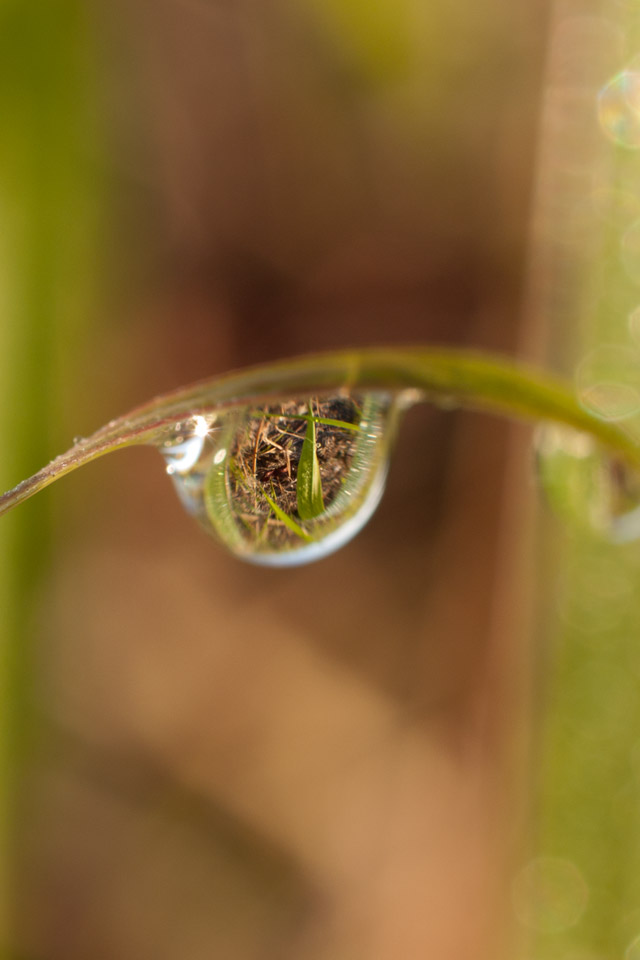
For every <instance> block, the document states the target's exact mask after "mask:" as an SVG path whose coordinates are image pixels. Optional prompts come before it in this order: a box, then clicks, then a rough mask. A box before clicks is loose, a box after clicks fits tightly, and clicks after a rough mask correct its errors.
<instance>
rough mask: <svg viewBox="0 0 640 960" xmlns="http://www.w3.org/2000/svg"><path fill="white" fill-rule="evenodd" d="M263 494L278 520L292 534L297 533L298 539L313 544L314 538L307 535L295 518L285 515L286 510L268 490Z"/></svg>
mask: <svg viewBox="0 0 640 960" xmlns="http://www.w3.org/2000/svg"><path fill="white" fill-rule="evenodd" d="M272 492H273V491H272ZM262 493H263V494H264V497H265V499H266V501H267V503H268V504H269V506H270V507H271V509H272V510H273V512H274V513H275V515H276V517H277V518H278V520H281V521H282V523H284V525H285V527H287V528H288V529H289V530H291V533H295V535H296V537H300V539H301V540H307V541H308V542H309V543H312V542H313V537H312V536H310V535H309V534H308V533H306V532H305V531H304V530H303V529H302V527H301V526H300V525H299V524H297V523H296V522H295V520H294V519H293V517H290V516H289V514H288V513H285V512H284V510H283V509H282V508H281V507H279V506H278V504H277V503H276V501H275V500H274V499H273V497H270V496H269V494H268V493H267V491H266V490H263V491H262Z"/></svg>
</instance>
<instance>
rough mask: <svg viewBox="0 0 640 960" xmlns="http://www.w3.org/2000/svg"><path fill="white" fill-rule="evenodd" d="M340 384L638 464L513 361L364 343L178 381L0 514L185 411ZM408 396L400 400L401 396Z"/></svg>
mask: <svg viewBox="0 0 640 960" xmlns="http://www.w3.org/2000/svg"><path fill="white" fill-rule="evenodd" d="M336 388H338V389H339V388H345V389H349V390H364V389H367V388H369V389H373V390H383V391H391V392H398V393H402V392H404V391H411V398H410V402H419V401H421V400H422V401H428V402H432V403H435V404H438V403H440V404H443V405H445V406H447V407H449V406H451V405H452V404H453V405H457V406H460V407H465V408H469V409H477V410H485V411H488V412H492V413H496V414H501V415H502V416H506V417H509V418H512V419H524V420H529V421H540V420H552V421H556V422H558V423H563V424H565V425H567V426H569V427H573V428H574V429H576V430H582V431H584V432H585V433H588V434H590V435H591V436H593V437H594V438H596V439H597V440H598V441H599V442H600V443H602V444H603V446H604V447H606V448H608V449H609V450H610V451H611V452H612V453H615V454H617V455H619V456H620V457H622V458H623V459H624V460H626V461H627V462H628V463H629V464H630V465H632V466H634V467H636V468H640V446H638V444H637V443H636V442H635V441H634V440H633V439H632V438H631V437H630V436H629V435H628V434H627V433H626V432H625V431H624V429H623V427H621V426H619V425H617V424H614V423H610V422H607V421H604V420H600V419H598V418H597V417H595V416H594V415H593V414H591V413H589V412H588V411H587V410H584V409H582V407H580V405H579V404H578V402H577V401H576V399H575V396H574V395H573V392H572V390H571V388H570V386H568V385H567V384H565V383H563V382H562V381H560V380H557V379H555V378H553V377H551V376H549V375H548V374H544V373H541V372H538V371H536V370H533V369H530V368H528V367H525V366H520V365H518V364H516V363H515V362H513V361H512V360H509V359H506V358H502V357H497V356H491V355H488V354H482V353H478V352H468V351H462V350H455V349H431V348H427V347H420V348H417V349H416V348H414V349H406V348H393V349H387V350H381V349H368V350H358V351H347V352H339V353H329V354H324V355H317V356H309V357H302V358H298V359H294V360H288V361H284V362H282V363H275V364H270V365H266V366H262V367H254V368H252V369H249V370H245V371H241V372H238V373H233V374H229V375H228V376H224V377H220V378H216V379H214V380H208V381H204V382H201V383H196V384H194V385H192V386H188V387H183V388H181V389H179V390H176V391H174V392H172V393H168V394H165V395H163V396H160V397H156V398H155V399H153V400H151V401H149V402H148V403H146V404H144V405H143V406H141V407H138V408H137V409H136V410H133V411H132V412H131V413H129V414H127V415H126V416H124V417H121V418H119V419H117V420H112V421H111V422H110V423H108V424H107V425H106V426H104V427H102V428H101V429H100V430H98V431H97V432H96V433H94V434H93V435H92V436H90V437H89V438H87V439H86V440H81V441H79V442H78V443H76V444H75V445H74V446H73V447H71V449H70V450H68V451H67V452H66V453H64V454H62V455H61V456H59V457H57V458H56V459H55V460H53V461H52V462H51V463H50V464H48V466H46V467H44V468H43V469H42V470H40V471H39V472H38V473H36V474H34V476H32V477H30V478H29V479H27V480H24V481H23V482H22V483H20V484H18V486H16V487H14V488H13V489H12V490H9V491H8V492H7V493H5V494H3V495H2V496H0V515H1V514H3V513H6V512H7V511H8V510H10V509H12V508H13V507H15V506H17V504H18V503H21V502H22V501H23V500H26V499H27V498H28V497H31V496H33V494H34V493H37V492H38V491H39V490H42V489H43V488H44V487H46V486H48V485H49V484H50V483H53V481H54V480H57V479H59V478H60V477H62V476H64V475H65V474H67V473H70V472H71V471H72V470H75V469H77V468H78V467H80V466H82V465H83V464H85V463H89V462H90V461H91V460H95V459H96V458H97V457H101V456H104V454H107V453H111V452H112V451H113V450H118V449H120V448H123V447H128V446H133V445H137V444H151V445H158V444H159V443H161V442H162V440H163V438H166V437H168V436H169V435H170V434H171V432H172V430H174V429H175V425H176V423H178V422H182V421H184V419H185V417H193V416H197V415H206V414H211V413H212V412H213V411H216V410H224V409H226V408H229V407H234V406H237V405H240V404H250V405H251V406H254V405H255V406H258V405H260V404H262V403H264V405H265V406H267V405H268V404H269V403H270V402H273V401H274V400H277V399H278V398H282V397H287V396H300V395H301V394H302V395H304V394H307V395H309V394H321V393H322V392H323V391H325V392H326V391H331V390H332V391H334V392H335V390H336ZM408 402H409V400H408Z"/></svg>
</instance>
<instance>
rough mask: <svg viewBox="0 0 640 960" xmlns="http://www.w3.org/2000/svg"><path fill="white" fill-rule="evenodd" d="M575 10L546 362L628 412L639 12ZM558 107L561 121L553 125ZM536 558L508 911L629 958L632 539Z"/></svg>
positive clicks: (550, 150)
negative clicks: (535, 761)
mask: <svg viewBox="0 0 640 960" xmlns="http://www.w3.org/2000/svg"><path fill="white" fill-rule="evenodd" d="M580 6H581V5H580V4H578V5H577V6H576V5H574V10H573V13H574V15H575V17H574V19H572V20H571V21H568V20H567V19H566V12H565V11H564V9H563V8H562V9H560V5H558V16H557V31H556V33H555V35H554V37H552V38H551V39H552V45H553V46H554V50H555V51H556V53H557V58H558V62H557V65H556V66H557V69H556V72H555V76H554V73H553V68H554V64H553V57H552V64H551V68H552V69H551V73H552V76H551V82H550V83H549V85H548V90H547V101H548V104H549V110H550V117H551V120H552V124H551V129H550V131H549V136H548V138H547V142H546V143H545V148H544V149H543V151H541V154H542V157H543V162H546V168H545V169H543V171H542V175H541V178H540V179H541V182H543V183H544V184H546V187H545V188H544V189H543V192H542V196H541V198H540V199H541V202H542V204H543V206H542V208H541V209H540V210H539V212H540V213H541V214H542V219H543V220H544V230H543V234H544V244H543V248H542V254H541V256H542V261H543V263H542V269H541V270H540V275H539V277H538V278H537V279H538V289H537V294H538V296H537V302H538V309H539V306H540V303H541V302H542V306H543V316H544V320H545V322H546V323H547V324H548V326H549V328H550V330H551V340H552V344H551V350H550V352H549V356H548V359H549V360H553V362H554V363H556V364H557V363H558V358H559V357H562V362H564V363H565V365H566V366H567V367H569V369H571V368H573V369H574V370H575V380H576V389H577V391H578V393H582V395H583V397H585V399H586V400H589V401H591V400H593V399H595V400H598V399H602V398H605V397H606V396H607V395H610V396H611V397H614V398H615V397H616V396H617V397H618V398H619V397H621V396H622V397H623V398H624V399H625V402H626V398H627V396H628V395H629V391H633V390H634V389H636V387H637V385H638V384H640V351H639V350H638V342H637V333H638V330H635V329H634V325H633V316H634V314H635V311H637V310H638V308H639V306H640V272H638V271H639V269H640V258H639V253H638V248H637V246H634V244H636V235H639V234H640V227H639V224H640V221H639V220H638V217H640V205H639V203H638V198H639V196H640V193H639V184H640V149H639V147H640V137H639V134H640V114H638V112H637V108H638V102H637V100H636V101H635V103H634V96H635V93H634V90H633V85H632V84H630V83H628V82H626V81H624V80H620V74H621V73H622V72H623V71H624V70H625V69H626V68H628V67H632V69H635V70H638V69H639V67H638V63H635V64H633V63H632V58H633V55H634V53H636V52H637V51H638V49H639V48H638V43H639V42H640V18H639V16H638V11H637V9H636V5H632V4H629V5H624V4H620V5H616V6H615V7H614V5H609V6H608V7H607V10H606V19H601V20H596V19H593V20H591V19H590V17H591V16H592V13H593V7H592V6H590V5H588V4H586V3H584V4H582V7H583V10H582V11H581V10H580ZM603 10H604V8H603ZM581 12H582V13H584V17H580V16H579V14H580V13H581ZM567 51H571V56H572V58H573V60H572V61H571V64H570V66H567V63H568V61H567V59H566V55H567ZM625 51H626V52H625ZM563 57H564V58H565V59H563ZM571 68H573V69H574V71H575V75H571V74H570V69H571ZM616 77H618V78H619V79H618V80H616V79H615V78H616ZM639 89H640V87H639ZM578 94H579V95H578ZM599 94H600V96H599ZM618 94H619V95H618ZM569 106H571V111H570V110H569ZM563 109H564V110H565V114H564V116H566V119H567V123H566V124H565V125H564V126H563V125H562V124H561V123H560V122H559V119H558V118H559V116H562V115H563V114H562V110H563ZM554 110H555V114H554V113H553V111H554ZM545 190H546V194H545ZM545 202H546V208H545V206H544V204H545ZM545 284H546V287H545ZM541 293H542V296H541V295H540V294H541ZM634 338H636V339H635V342H634ZM612 346H613V347H614V348H615V349H614V350H613V351H612V349H611V347H612ZM603 347H604V348H605V349H604V350H603V349H602V348H603ZM612 358H613V360H612ZM627 361H628V362H627ZM616 364H618V366H617V368H616ZM629 371H630V374H629ZM618 388H620V391H622V392H617V393H616V391H617V390H618ZM625 390H626V391H627V393H624V391H625ZM631 396H633V393H631ZM633 413H634V412H633V411H629V414H630V415H629V416H628V417H627V418H626V419H625V420H624V426H625V429H629V430H630V431H631V432H632V435H633V434H635V435H636V436H637V435H638V434H637V431H638V425H639V419H640V409H638V410H636V411H635V414H634V415H631V414H633ZM583 462H586V461H584V460H583ZM573 497H574V501H575V502H574V503H573V504H572V512H573V513H574V514H575V515H578V516H579V515H582V516H583V517H584V518H585V521H586V518H587V517H588V515H589V512H590V510H591V509H592V507H593V503H590V502H589V497H590V494H589V491H588V490H587V489H586V488H585V491H584V492H583V495H579V494H578V493H577V492H576V491H574V493H573ZM543 550H544V551H545V556H544V562H543V564H542V565H541V566H543V567H544V568H545V569H546V571H547V577H549V580H548V581H547V583H546V585H545V592H546V597H545V622H544V632H543V633H542V635H541V637H540V639H541V641H543V642H544V643H545V644H546V650H547V652H548V653H549V654H550V655H549V657H548V660H546V662H545V676H544V680H543V683H542V685H541V691H540V693H541V694H542V696H543V704H542V735H541V744H540V748H541V749H540V753H539V756H540V757H541V773H540V781H539V792H538V808H537V836H536V847H537V854H538V855H539V858H540V859H538V860H534V861H533V862H532V863H531V864H529V867H528V868H527V869H528V871H529V872H527V870H525V871H524V872H523V874H522V875H521V876H520V878H519V881H518V885H517V887H516V891H517V896H516V907H517V910H516V912H517V913H518V915H519V917H520V919H521V921H522V922H523V923H524V924H525V926H527V927H529V932H531V930H533V940H534V947H535V949H534V950H533V951H532V954H531V955H533V954H535V956H536V958H540V960H565V958H568V957H589V958H590V957H594V958H595V957H598V958H599V957H603V958H604V957H625V958H627V960H636V958H638V957H640V643H639V638H640V599H639V598H640V545H639V544H638V543H631V544H626V545H619V544H617V545H613V544H608V543H607V542H605V541H604V540H603V539H602V538H600V539H599V538H598V537H597V536H595V535H594V534H593V532H590V531H589V530H588V528H587V523H586V522H585V523H584V524H582V525H580V524H577V525H575V526H572V525H571V524H567V525H566V526H565V527H564V528H563V527H562V526H561V525H553V530H552V531H549V539H548V540H547V542H546V544H545V545H544V546H543ZM549 570H553V571H554V573H553V574H552V575H551V576H549V573H548V571H549ZM549 641H550V642H549ZM534 880H535V882H534ZM529 886H530V891H529V892H530V893H532V894H533V903H529V904H528V905H527V904H526V903H525V902H524V899H523V898H524V894H523V891H524V890H525V888H528V887H529ZM527 956H528V954H527Z"/></svg>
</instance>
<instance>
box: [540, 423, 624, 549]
mask: <svg viewBox="0 0 640 960" xmlns="http://www.w3.org/2000/svg"><path fill="white" fill-rule="evenodd" d="M536 462H537V467H538V475H539V477H540V481H541V484H542V488H543V490H544V492H545V495H546V497H547V499H548V501H549V503H550V505H551V506H552V507H553V509H554V510H555V511H556V512H557V513H559V514H560V515H561V516H562V517H563V518H564V519H565V520H568V521H569V522H570V523H571V524H572V525H574V526H576V527H579V528H581V529H585V530H590V531H591V532H593V533H596V534H598V535H599V536H602V537H605V538H606V539H607V540H609V541H610V542H612V543H628V542H631V541H633V540H637V539H638V538H640V476H639V475H638V474H637V473H636V472H635V471H633V470H631V469H630V468H629V467H627V466H626V465H625V464H623V463H622V462H621V461H620V460H619V459H617V458H615V457H612V456H611V455H610V454H609V453H608V452H607V451H605V450H603V449H602V447H601V446H600V445H599V444H598V443H597V441H596V440H594V439H593V438H592V437H590V436H588V435H587V434H584V433H579V432H577V431H574V430H571V429H570V428H567V427H562V426H559V425H557V424H546V425H545V426H543V427H541V428H540V429H539V430H538V432H537V435H536Z"/></svg>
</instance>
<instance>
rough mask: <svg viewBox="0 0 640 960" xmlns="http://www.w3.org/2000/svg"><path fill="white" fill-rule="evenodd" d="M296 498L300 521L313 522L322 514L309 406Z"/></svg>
mask: <svg viewBox="0 0 640 960" xmlns="http://www.w3.org/2000/svg"><path fill="white" fill-rule="evenodd" d="M296 497H297V501H298V514H299V515H300V519H301V520H313V518H314V517H319V516H320V514H321V513H323V512H324V500H323V499H322V481H321V480H320V464H319V463H318V451H317V450H316V425H315V422H314V420H313V416H312V410H311V405H309V419H308V421H307V431H306V433H305V437H304V441H303V443H302V450H301V452H300V460H299V461H298V479H297V482H296Z"/></svg>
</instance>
